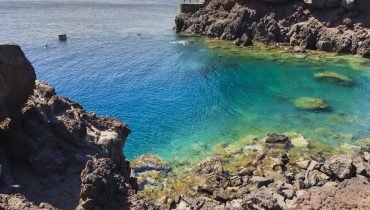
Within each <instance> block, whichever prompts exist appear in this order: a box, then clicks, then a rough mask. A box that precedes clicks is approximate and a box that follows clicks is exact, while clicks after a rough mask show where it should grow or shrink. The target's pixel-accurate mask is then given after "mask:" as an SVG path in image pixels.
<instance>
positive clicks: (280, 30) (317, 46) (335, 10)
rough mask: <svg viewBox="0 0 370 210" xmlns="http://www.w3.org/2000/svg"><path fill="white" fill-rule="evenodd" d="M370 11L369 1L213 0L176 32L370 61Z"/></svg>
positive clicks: (183, 18)
mask: <svg viewBox="0 0 370 210" xmlns="http://www.w3.org/2000/svg"><path fill="white" fill-rule="evenodd" d="M369 11H370V3H368V1H366V0H343V1H342V0H290V1H285V0H283V1H279V0H277V1H273V0H266V1H259V0H240V1H233V0H212V1H210V2H209V3H208V4H207V6H206V7H205V8H204V9H202V10H199V11H197V12H195V13H192V14H179V15H178V16H177V17H176V19H175V22H176V31H177V32H184V33H188V34H196V35H203V36H208V37H212V38H217V39H223V40H235V42H234V43H235V44H236V45H239V46H249V45H252V44H253V43H264V44H271V46H276V45H275V44H276V43H283V46H284V45H286V44H289V45H290V46H291V47H292V48H293V47H295V46H299V47H302V48H303V49H309V50H322V51H329V52H337V53H352V54H359V55H362V56H364V57H369V56H370V44H369V40H370V29H369V26H370V18H369V17H370V16H369ZM285 48H286V47H285ZM289 51H292V50H289Z"/></svg>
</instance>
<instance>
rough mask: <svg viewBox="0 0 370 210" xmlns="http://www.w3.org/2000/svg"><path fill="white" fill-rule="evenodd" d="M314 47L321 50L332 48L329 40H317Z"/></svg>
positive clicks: (328, 50) (327, 50)
mask: <svg viewBox="0 0 370 210" xmlns="http://www.w3.org/2000/svg"><path fill="white" fill-rule="evenodd" d="M316 48H317V49H318V50H321V51H326V52H330V51H331V50H332V46H331V43H330V42H329V41H326V40H324V41H318V42H317V44H316Z"/></svg>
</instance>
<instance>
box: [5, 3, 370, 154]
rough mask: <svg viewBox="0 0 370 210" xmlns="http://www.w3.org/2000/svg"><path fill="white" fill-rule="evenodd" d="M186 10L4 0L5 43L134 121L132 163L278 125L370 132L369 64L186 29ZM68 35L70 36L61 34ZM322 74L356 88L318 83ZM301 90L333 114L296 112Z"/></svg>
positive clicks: (93, 103) (60, 83)
mask: <svg viewBox="0 0 370 210" xmlns="http://www.w3.org/2000/svg"><path fill="white" fill-rule="evenodd" d="M176 12H177V1H175V0H174V1H170V0H161V1H148V0H145V1H140V2H138V1H125V0H121V1H118V0H115V1H108V2H107V1H98V0H95V1H56V0H55V1H23V2H19V1H0V17H1V20H2V21H0V28H1V29H2V30H1V31H0V42H7V41H13V42H17V43H18V44H20V45H21V46H22V48H23V50H24V51H25V53H26V55H27V56H28V58H29V59H30V60H31V62H32V63H33V65H34V67H35V69H36V72H37V75H38V79H40V80H44V81H47V82H49V83H51V84H52V85H53V86H55V88H56V89H57V92H58V94H60V95H64V96H67V97H69V98H71V99H73V100H76V101H78V102H80V103H81V104H82V105H83V106H84V107H85V108H86V109H87V110H88V111H95V112H96V113H97V114H99V115H110V116H114V117H117V118H119V119H121V120H123V121H125V122H127V123H128V124H129V126H130V128H131V129H132V134H131V135H130V137H129V139H128V141H127V143H126V147H125V155H126V156H128V158H130V159H131V158H134V157H136V156H138V155H140V154H143V153H147V152H150V153H155V154H158V155H160V156H162V157H164V158H166V159H172V158H173V157H175V156H179V155H180V156H181V155H184V156H186V155H188V156H192V155H194V153H191V152H189V149H191V148H192V146H191V145H193V144H194V143H199V142H202V143H205V144H207V145H209V146H211V145H213V144H216V143H218V142H222V141H225V142H230V143H232V142H234V141H237V140H238V139H241V138H243V137H244V136H246V135H257V136H263V135H265V134H266V133H268V132H297V133H302V134H303V135H304V136H305V137H306V138H308V139H310V140H315V141H319V142H322V143H325V144H327V145H331V146H334V147H340V146H341V145H343V144H344V143H346V144H356V143H357V142H358V141H360V140H362V139H364V138H368V137H370V129H369V122H370V111H369V110H370V100H369V99H370V95H369V91H370V62H369V61H367V60H362V59H358V58H353V57H350V56H345V57H338V56H333V58H323V57H322V58H320V59H318V60H310V59H303V58H298V56H296V55H283V54H281V53H280V52H275V53H271V52H269V51H256V50H250V49H249V50H248V49H238V48H235V47H233V46H232V45H230V44H228V43H222V42H213V41H209V40H206V39H202V38H194V37H193V38H192V37H181V36H177V35H176V34H175V33H174V32H173V31H172V27H173V25H174V16H175V15H176ZM59 32H65V33H67V35H68V38H69V39H68V41H67V42H66V43H62V42H58V41H57V40H56V35H57V34H58V33H59ZM138 33H140V34H141V36H138V35H137V34H138ZM182 40H187V41H188V42H189V43H190V44H188V45H185V46H184V45H183V44H181V43H179V42H178V41H182ZM46 44H47V45H48V48H46V47H45V45H46ZM285 57H288V58H285ZM319 71H334V72H338V73H341V74H344V75H347V76H349V77H350V78H352V79H353V80H354V81H355V85H354V86H353V87H344V86H339V85H336V84H331V83H324V82H319V81H316V80H315V79H314V78H313V75H314V73H317V72H319ZM303 96H308V97H320V98H323V99H325V100H327V102H328V104H329V105H330V106H331V107H332V112H327V113H313V112H306V111H302V110H298V109H296V108H295V107H294V106H293V104H292V100H294V99H295V98H298V97H303ZM206 148H208V147H206ZM207 154H208V153H207V151H204V154H203V155H207ZM198 155H200V156H202V154H198Z"/></svg>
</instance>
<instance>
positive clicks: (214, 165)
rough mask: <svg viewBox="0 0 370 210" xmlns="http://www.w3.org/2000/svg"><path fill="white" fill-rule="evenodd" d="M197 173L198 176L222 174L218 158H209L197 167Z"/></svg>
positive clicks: (222, 169)
mask: <svg viewBox="0 0 370 210" xmlns="http://www.w3.org/2000/svg"><path fill="white" fill-rule="evenodd" d="M197 172H198V173H199V174H221V173H223V172H224V168H223V166H222V162H221V158H220V157H212V158H209V159H207V160H205V161H203V162H202V163H200V164H199V165H198V167H197Z"/></svg>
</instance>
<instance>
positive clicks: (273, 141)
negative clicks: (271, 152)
mask: <svg viewBox="0 0 370 210" xmlns="http://www.w3.org/2000/svg"><path fill="white" fill-rule="evenodd" d="M265 144H266V145H267V146H269V147H283V148H286V147H289V146H290V140H289V137H288V136H286V135H280V134H270V133H269V134H267V137H266V140H265Z"/></svg>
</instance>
